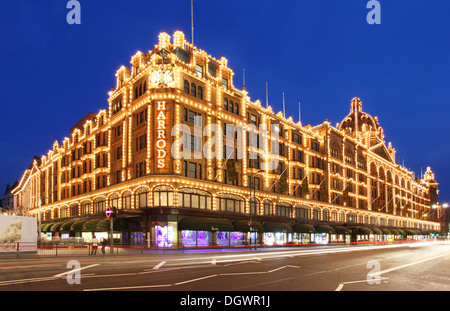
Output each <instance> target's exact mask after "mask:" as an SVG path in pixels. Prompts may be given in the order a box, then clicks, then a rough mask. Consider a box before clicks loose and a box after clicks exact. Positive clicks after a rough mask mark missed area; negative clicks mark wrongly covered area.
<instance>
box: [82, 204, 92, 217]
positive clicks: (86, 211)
mask: <svg viewBox="0 0 450 311" xmlns="http://www.w3.org/2000/svg"><path fill="white" fill-rule="evenodd" d="M90 213H91V201H83V202H82V203H81V215H82V216H85V215H89V214H90Z"/></svg>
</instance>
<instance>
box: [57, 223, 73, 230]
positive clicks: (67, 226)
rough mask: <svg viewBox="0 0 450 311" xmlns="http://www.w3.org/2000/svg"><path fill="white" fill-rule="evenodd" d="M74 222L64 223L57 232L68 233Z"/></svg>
mask: <svg viewBox="0 0 450 311" xmlns="http://www.w3.org/2000/svg"><path fill="white" fill-rule="evenodd" d="M73 223H74V221H68V222H65V223H63V224H62V225H61V227H60V228H59V231H61V232H69V231H70V227H72V225H73Z"/></svg>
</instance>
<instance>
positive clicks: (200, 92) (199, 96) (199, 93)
mask: <svg viewBox="0 0 450 311" xmlns="http://www.w3.org/2000/svg"><path fill="white" fill-rule="evenodd" d="M197 95H198V98H200V99H202V100H203V88H202V87H201V86H199V87H198V93H197Z"/></svg>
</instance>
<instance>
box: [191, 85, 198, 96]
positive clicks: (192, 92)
mask: <svg viewBox="0 0 450 311" xmlns="http://www.w3.org/2000/svg"><path fill="white" fill-rule="evenodd" d="M191 95H192V96H194V97H197V86H196V85H195V84H194V83H192V84H191Z"/></svg>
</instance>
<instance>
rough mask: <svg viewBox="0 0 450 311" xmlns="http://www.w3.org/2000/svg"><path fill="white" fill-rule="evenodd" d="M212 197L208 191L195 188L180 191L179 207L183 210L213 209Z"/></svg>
mask: <svg viewBox="0 0 450 311" xmlns="http://www.w3.org/2000/svg"><path fill="white" fill-rule="evenodd" d="M211 205H212V197H211V194H209V193H208V192H206V191H202V190H198V189H194V188H182V189H180V190H178V206H179V207H183V208H199V209H207V210H210V209H212V207H211Z"/></svg>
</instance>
